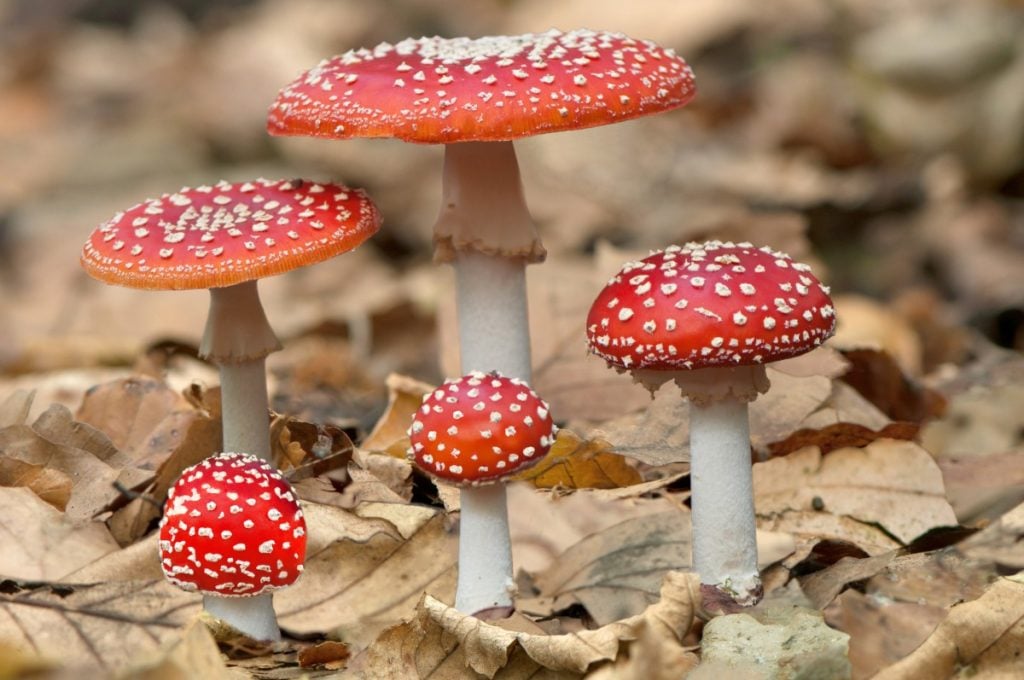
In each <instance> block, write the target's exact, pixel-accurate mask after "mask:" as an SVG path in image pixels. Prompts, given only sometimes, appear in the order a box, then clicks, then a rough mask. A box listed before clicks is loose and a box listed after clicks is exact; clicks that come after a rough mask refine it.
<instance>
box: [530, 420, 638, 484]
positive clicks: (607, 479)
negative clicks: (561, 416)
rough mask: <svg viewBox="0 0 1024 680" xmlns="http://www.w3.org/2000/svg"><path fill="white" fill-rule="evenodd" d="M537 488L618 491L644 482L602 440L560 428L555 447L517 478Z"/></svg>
mask: <svg viewBox="0 0 1024 680" xmlns="http://www.w3.org/2000/svg"><path fill="white" fill-rule="evenodd" d="M514 479H517V480H521V481H526V482H530V483H531V484H533V485H534V486H535V487H537V488H538V489H552V488H564V489H615V488H619V487H624V486H630V485H633V484H639V483H640V482H642V481H643V479H642V478H641V477H640V473H639V472H637V471H636V468H633V467H631V466H630V465H629V464H628V463H627V462H626V460H625V459H624V458H623V457H622V456H620V455H618V454H617V453H616V452H614V451H612V447H611V444H609V443H608V442H606V441H601V440H583V439H580V437H579V436H577V435H576V434H574V433H573V432H571V431H569V430H566V429H564V428H563V429H561V430H559V431H558V435H557V437H556V439H555V444H554V446H552V447H551V450H550V451H548V453H547V455H546V456H544V458H542V459H541V460H540V462H538V463H537V464H536V465H534V466H533V467H531V468H529V469H528V470H526V471H525V472H522V473H520V474H518V475H516V476H515V477H514Z"/></svg>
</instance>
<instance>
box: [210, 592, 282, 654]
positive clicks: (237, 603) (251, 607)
mask: <svg viewBox="0 0 1024 680" xmlns="http://www.w3.org/2000/svg"><path fill="white" fill-rule="evenodd" d="M273 598H274V595H273V593H263V594H262V595H253V596H250V597H218V596H216V595H204V596H203V609H205V610H206V612H207V613H208V614H210V615H211V616H215V617H217V618H218V619H220V620H221V621H224V622H225V623H227V624H229V625H230V626H231V627H232V628H235V629H236V630H238V631H240V632H242V633H244V634H245V635H248V636H249V637H251V638H252V639H254V640H264V641H269V642H277V641H278V640H280V639H281V629H280V628H278V626H277V616H276V615H275V614H274V599H273Z"/></svg>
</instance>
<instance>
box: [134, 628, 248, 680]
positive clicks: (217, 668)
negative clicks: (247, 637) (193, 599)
mask: <svg viewBox="0 0 1024 680" xmlns="http://www.w3.org/2000/svg"><path fill="white" fill-rule="evenodd" d="M247 677H250V676H249V675H248V674H246V673H242V672H241V671H238V670H234V669H230V668H228V667H227V665H226V664H225V663H224V659H223V657H222V656H221V653H220V649H218V647H217V643H216V641H215V640H214V639H213V635H211V634H210V630H209V629H208V628H207V627H206V625H205V624H203V623H202V622H201V621H199V620H196V621H193V622H192V623H191V624H189V626H188V627H187V628H185V630H184V631H183V632H182V633H181V637H180V638H179V639H177V640H172V641H170V642H167V643H165V647H164V649H162V650H160V652H159V653H158V654H156V655H155V656H154V658H152V659H149V660H146V661H143V662H135V663H132V665H131V668H129V669H128V670H126V671H124V672H123V673H121V674H120V675H119V676H118V678H119V680H163V679H164V678H203V680H243V679H244V678H247Z"/></svg>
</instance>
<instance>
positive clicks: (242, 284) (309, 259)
mask: <svg viewBox="0 0 1024 680" xmlns="http://www.w3.org/2000/svg"><path fill="white" fill-rule="evenodd" d="M379 227H380V215H379V213H378V212H377V208H376V207H375V206H374V205H373V203H372V202H371V201H370V199H369V198H367V196H366V194H364V193H363V192H362V191H361V190H359V189H349V188H347V187H344V186H341V185H338V184H318V183H314V182H304V181H302V180H285V181H269V180H264V179H260V180H255V181H253V182H242V183H238V184H230V183H228V182H220V183H218V184H216V185H214V186H201V187H196V188H194V189H190V188H184V189H181V190H180V191H178V192H177V193H173V194H164V195H163V196H161V197H160V198H157V199H152V200H148V201H144V202H142V203H139V204H138V205H136V206H134V207H131V208H129V209H128V210H126V211H124V212H121V213H118V214H117V215H115V216H114V217H113V218H112V219H111V220H110V221H108V222H106V223H105V224H103V225H101V226H100V227H98V228H97V229H96V230H95V231H94V232H93V233H92V236H91V237H90V238H89V240H88V241H87V242H86V244H85V247H84V248H83V251H82V266H83V267H84V268H85V270H86V272H88V273H89V274H90V275H91V276H92V277H94V278H96V279H99V280H100V281H104V282H106V283H111V284H117V285H122V286H129V287H131V288H145V289H150V290H181V289H194V288H209V289H210V314H209V317H208V318H207V322H206V331H205V332H204V334H203V340H202V344H201V345H200V348H199V351H200V354H201V355H203V356H206V357H209V358H210V359H212V360H213V361H214V362H216V363H217V364H218V365H219V368H220V380H221V403H222V405H223V423H224V441H223V448H225V449H227V450H233V451H246V452H248V453H251V454H253V455H256V456H259V457H260V458H263V459H264V460H270V455H271V454H270V425H269V423H270V417H269V409H268V399H267V384H266V368H265V358H266V356H267V355H268V354H270V353H271V352H274V351H276V350H278V349H280V343H279V342H278V340H277V337H276V336H275V335H274V331H273V330H272V329H271V328H270V324H269V323H268V322H267V317H266V315H265V314H264V312H263V307H262V305H260V300H259V293H258V291H257V289H256V282H257V280H258V279H260V278H262V277H264V276H271V275H274V274H281V273H283V272H287V271H290V270H292V269H297V268H298V267H301V266H303V265H307V264H313V263H315V262H320V261H323V260H326V259H328V258H330V257H333V256H334V255H337V254H340V253H344V252H347V251H349V250H352V249H353V248H355V247H356V246H358V245H359V244H360V243H362V242H363V241H365V240H366V239H367V238H369V237H370V236H372V235H373V234H374V233H375V232H376V231H377V229H378V228H379Z"/></svg>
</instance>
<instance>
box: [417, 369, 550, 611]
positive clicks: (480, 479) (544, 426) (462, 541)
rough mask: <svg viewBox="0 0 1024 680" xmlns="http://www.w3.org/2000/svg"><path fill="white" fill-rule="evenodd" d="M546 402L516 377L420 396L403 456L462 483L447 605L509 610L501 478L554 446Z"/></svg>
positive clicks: (468, 381)
mask: <svg viewBox="0 0 1024 680" xmlns="http://www.w3.org/2000/svg"><path fill="white" fill-rule="evenodd" d="M555 432H556V428H555V425H554V423H553V422H552V421H551V415H550V413H549V412H548V405H547V404H546V403H545V402H544V401H543V400H542V399H541V398H540V397H538V396H537V394H536V393H535V392H534V391H533V390H531V389H530V388H529V386H528V385H527V384H526V383H525V382H523V381H522V380H519V379H518V378H506V377H503V376H502V375H500V374H498V373H495V372H492V373H489V374H484V373H479V372H476V373H470V374H469V375H466V376H464V377H462V378H459V379H458V380H450V381H447V382H445V384H444V385H442V386H441V387H439V388H437V389H436V390H434V391H433V392H430V393H429V394H427V395H425V396H424V398H423V404H422V406H421V407H420V410H419V411H418V412H417V414H416V416H415V417H414V418H413V421H412V426H411V427H410V428H409V439H410V444H411V447H410V449H409V456H410V458H411V459H412V460H413V462H414V463H415V464H416V465H417V466H418V467H419V468H420V469H421V470H423V471H424V472H426V473H428V474H430V475H433V476H435V477H438V478H440V479H442V480H444V481H447V482H451V483H454V484H458V485H461V486H463V493H462V494H461V496H460V503H461V506H460V515H461V518H460V522H459V524H460V528H459V580H458V586H457V588H456V594H455V607H456V609H458V610H459V611H462V612H466V613H470V614H476V615H477V616H481V617H491V616H494V615H501V614H505V613H507V612H509V611H510V610H511V609H512V594H513V592H514V588H515V582H514V581H513V579H512V544H511V541H510V540H509V529H508V511H507V509H506V505H505V493H504V487H503V486H501V484H499V483H498V482H500V481H501V480H502V479H503V478H505V477H507V476H509V475H512V474H514V473H517V472H520V471H522V470H524V469H526V468H528V467H530V466H531V465H534V464H535V463H537V462H538V461H539V460H540V459H541V458H543V457H544V456H545V454H547V452H548V450H549V449H550V448H551V445H552V444H553V443H554V441H555Z"/></svg>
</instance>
